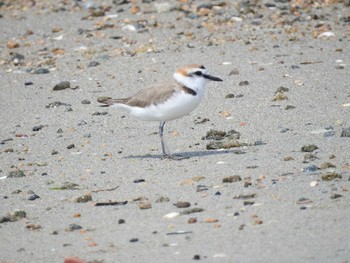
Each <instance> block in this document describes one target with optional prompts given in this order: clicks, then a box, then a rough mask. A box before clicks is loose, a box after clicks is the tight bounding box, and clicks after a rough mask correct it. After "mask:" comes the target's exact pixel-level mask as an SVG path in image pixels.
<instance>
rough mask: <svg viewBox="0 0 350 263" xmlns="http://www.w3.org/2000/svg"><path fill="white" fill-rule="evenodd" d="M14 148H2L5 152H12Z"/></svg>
mask: <svg viewBox="0 0 350 263" xmlns="http://www.w3.org/2000/svg"><path fill="white" fill-rule="evenodd" d="M14 151H15V150H14V149H13V148H7V149H5V150H4V152H5V153H13V152H14Z"/></svg>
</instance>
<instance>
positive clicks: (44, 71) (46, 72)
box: [34, 68, 50, 74]
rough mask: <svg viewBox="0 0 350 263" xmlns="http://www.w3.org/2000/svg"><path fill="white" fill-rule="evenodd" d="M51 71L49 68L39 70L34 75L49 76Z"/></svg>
mask: <svg viewBox="0 0 350 263" xmlns="http://www.w3.org/2000/svg"><path fill="white" fill-rule="evenodd" d="M48 73H50V71H49V70H48V69H47V68H37V69H36V70H35V71H34V74H48Z"/></svg>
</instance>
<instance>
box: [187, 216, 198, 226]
mask: <svg viewBox="0 0 350 263" xmlns="http://www.w3.org/2000/svg"><path fill="white" fill-rule="evenodd" d="M187 223H189V224H195V223H197V218H196V217H190V218H189V219H188V221H187Z"/></svg>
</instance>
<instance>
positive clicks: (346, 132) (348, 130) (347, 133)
mask: <svg viewBox="0 0 350 263" xmlns="http://www.w3.org/2000/svg"><path fill="white" fill-rule="evenodd" d="M340 137H350V127H349V128H346V129H343V130H342V132H341V135H340Z"/></svg>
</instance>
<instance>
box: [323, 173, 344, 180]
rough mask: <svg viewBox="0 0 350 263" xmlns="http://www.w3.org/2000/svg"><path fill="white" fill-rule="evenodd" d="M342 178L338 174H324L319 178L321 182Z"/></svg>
mask: <svg viewBox="0 0 350 263" xmlns="http://www.w3.org/2000/svg"><path fill="white" fill-rule="evenodd" d="M342 178H343V177H342V176H341V175H340V174H338V173H326V174H324V175H322V176H321V179H322V181H332V180H335V179H342Z"/></svg>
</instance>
